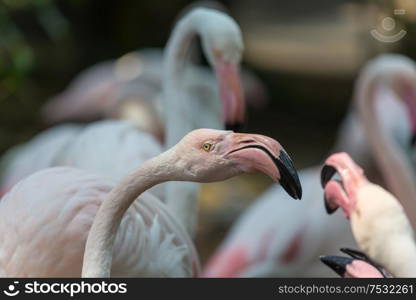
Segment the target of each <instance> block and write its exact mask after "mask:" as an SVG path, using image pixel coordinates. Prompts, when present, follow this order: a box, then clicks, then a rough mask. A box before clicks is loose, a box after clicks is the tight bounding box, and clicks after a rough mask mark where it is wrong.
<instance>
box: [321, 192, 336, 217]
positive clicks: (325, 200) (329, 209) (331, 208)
mask: <svg viewBox="0 0 416 300" xmlns="http://www.w3.org/2000/svg"><path fill="white" fill-rule="evenodd" d="M324 204H325V210H326V212H327V214H328V215H332V214H333V213H334V212H336V211H337V209H338V207H335V208H333V207H331V206H330V205H329V204H328V200H327V199H326V196H325V193H324Z"/></svg>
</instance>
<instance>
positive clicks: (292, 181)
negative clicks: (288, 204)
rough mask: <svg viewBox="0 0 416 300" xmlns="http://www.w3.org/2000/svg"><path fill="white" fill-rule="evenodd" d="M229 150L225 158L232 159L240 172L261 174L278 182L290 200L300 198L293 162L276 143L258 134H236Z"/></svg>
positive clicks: (299, 187) (299, 185)
mask: <svg viewBox="0 0 416 300" xmlns="http://www.w3.org/2000/svg"><path fill="white" fill-rule="evenodd" d="M231 149H232V150H231V151H229V152H228V153H227V155H226V156H228V157H229V158H232V159H234V160H235V161H236V162H237V164H238V167H239V168H240V169H241V170H242V171H244V172H256V171H257V172H262V173H264V174H266V175H268V176H269V177H270V178H272V179H273V180H274V181H276V182H279V183H280V185H281V186H282V187H283V188H284V189H285V191H286V192H287V193H288V194H289V195H290V196H291V197H292V198H294V199H301V198H302V186H301V184H300V181H299V177H298V174H297V172H296V169H295V167H294V165H293V162H292V160H291V159H290V157H289V155H288V154H287V153H286V151H285V150H284V149H283V147H282V146H281V145H280V144H279V143H278V142H277V141H275V140H274V139H271V138H269V137H267V136H264V135H259V134H239V133H236V134H234V135H233V146H232V148H231Z"/></svg>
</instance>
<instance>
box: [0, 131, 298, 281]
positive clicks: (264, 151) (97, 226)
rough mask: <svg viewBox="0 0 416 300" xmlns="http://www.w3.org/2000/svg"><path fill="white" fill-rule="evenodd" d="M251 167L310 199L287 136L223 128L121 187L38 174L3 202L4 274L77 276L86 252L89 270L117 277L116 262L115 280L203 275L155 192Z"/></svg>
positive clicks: (98, 179) (94, 178)
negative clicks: (284, 141) (283, 140)
mask: <svg viewBox="0 0 416 300" xmlns="http://www.w3.org/2000/svg"><path fill="white" fill-rule="evenodd" d="M247 172H262V173H264V174H266V175H268V176H270V177H271V178H272V179H273V180H275V181H276V182H279V181H280V182H283V183H285V184H286V187H287V188H288V191H289V192H290V193H291V195H293V197H294V198H299V197H300V196H301V186H300V183H299V179H298V177H297V173H296V170H295V169H294V167H293V164H292V162H291V160H290V158H289V156H288V155H287V154H286V152H285V151H284V149H283V148H282V146H281V145H280V144H279V143H278V142H276V141H275V140H273V139H271V138H268V137H266V136H261V135H255V134H237V133H232V132H230V131H220V130H213V129H199V130H195V131H193V132H191V133H189V134H188V135H187V136H185V137H184V138H183V139H182V140H181V141H180V142H179V143H178V144H177V145H176V146H174V147H172V148H171V149H169V150H168V151H166V152H164V153H162V154H160V155H159V156H157V157H155V158H153V159H151V160H149V161H147V162H145V163H144V164H142V165H141V166H140V167H139V168H138V169H136V170H135V171H133V172H132V173H130V174H129V175H127V176H126V177H124V178H123V179H122V180H121V181H119V183H118V184H115V182H114V181H113V180H109V179H108V178H106V177H103V176H102V175H100V174H97V173H94V172H90V171H85V170H81V169H76V168H70V167H54V168H48V169H44V170H41V171H39V172H36V173H34V174H32V175H30V176H29V177H27V178H25V179H23V180H22V181H21V182H19V183H18V184H16V185H15V186H14V187H13V188H12V189H11V191H10V192H9V193H7V194H6V195H5V196H4V197H3V198H2V199H1V201H0V215H1V217H0V231H1V232H0V235H1V236H2V237H3V240H2V244H1V246H0V247H1V251H0V273H1V275H2V276H10V277H21V276H28V277H49V276H51V277H67V276H72V277H77V276H80V274H81V267H82V262H83V256H84V255H85V259H84V263H85V266H84V273H83V275H85V276H94V275H97V276H109V275H110V268H111V275H112V276H151V277H154V276H163V277H172V276H173V277H182V276H195V275H197V273H198V269H199V267H198V264H199V263H198V257H197V254H196V252H195V249H194V247H193V244H192V242H191V240H190V238H189V236H188V234H187V233H186V232H185V231H184V230H183V227H182V226H181V225H179V223H177V222H176V220H175V218H173V217H171V214H170V213H169V212H168V210H167V208H166V206H165V205H164V204H163V203H162V202H161V201H159V200H158V199H157V198H155V197H154V196H153V195H152V194H151V193H146V192H145V190H147V189H149V188H150V187H151V186H153V185H155V184H158V183H161V182H164V181H167V180H193V181H200V182H212V181H220V180H225V179H227V178H230V177H233V176H236V175H239V174H241V173H247ZM143 192H144V193H143ZM142 193H143V194H142ZM139 195H140V197H138V196H139ZM194 201H196V199H194ZM99 208H100V209H99ZM98 210H99V213H98V215H97V217H96V214H97V211H98ZM18 220H25V222H23V223H22V222H19V221H18ZM93 222H94V227H93V228H92V230H91V234H89V235H88V232H89V231H90V228H91V226H92V224H93ZM45 224H47V226H45ZM10 232H14V234H10ZM116 234H117V236H116ZM87 236H88V247H87V248H88V251H87V252H86V253H85V254H84V249H85V244H86V242H87ZM113 245H114V247H113ZM97 247H98V248H97ZM101 250H102V251H101ZM113 254H114V259H112V255H113ZM101 263H102V264H101ZM97 268H98V269H97Z"/></svg>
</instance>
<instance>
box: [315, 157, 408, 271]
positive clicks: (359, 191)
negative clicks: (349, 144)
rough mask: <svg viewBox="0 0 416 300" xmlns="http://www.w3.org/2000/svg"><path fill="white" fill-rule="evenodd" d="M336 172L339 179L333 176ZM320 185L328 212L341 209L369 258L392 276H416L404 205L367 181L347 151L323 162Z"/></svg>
mask: <svg viewBox="0 0 416 300" xmlns="http://www.w3.org/2000/svg"><path fill="white" fill-rule="evenodd" d="M392 171H394V170H392ZM400 172H403V170H399V171H398V172H396V173H397V174H396V175H397V176H399V177H400V175H399V174H398V173H400ZM335 173H337V174H339V176H340V177H341V180H336V179H335V180H334V179H332V176H333V175H334V174H335ZM322 186H323V187H324V189H325V192H324V195H325V197H324V198H325V206H326V207H327V210H328V213H332V212H334V211H335V210H336V209H337V208H338V207H341V208H342V211H343V212H344V215H345V217H346V218H348V219H349V220H350V224H351V229H352V232H353V234H354V238H355V240H356V241H357V244H358V246H359V247H360V249H361V250H362V251H363V252H364V253H367V255H368V257H369V258H371V259H372V260H374V261H375V262H376V263H378V264H380V265H382V266H384V267H385V268H386V269H387V270H389V271H390V272H391V273H392V274H393V275H394V276H397V277H415V276H416V243H415V240H414V231H413V228H412V224H411V221H410V220H409V219H408V217H407V216H406V213H405V207H404V205H402V204H401V203H400V201H399V200H398V199H397V198H396V197H395V196H393V194H391V193H390V192H388V191H386V190H385V189H383V188H382V187H381V186H379V185H376V184H374V183H372V182H370V181H369V180H368V179H367V178H366V176H365V175H364V171H363V170H362V169H361V167H359V166H358V165H357V164H356V163H355V162H354V161H353V160H352V159H351V157H350V156H349V155H348V154H346V153H336V154H333V155H331V156H330V157H329V158H328V159H327V160H326V161H325V166H324V168H323V169H322ZM402 203H404V202H402Z"/></svg>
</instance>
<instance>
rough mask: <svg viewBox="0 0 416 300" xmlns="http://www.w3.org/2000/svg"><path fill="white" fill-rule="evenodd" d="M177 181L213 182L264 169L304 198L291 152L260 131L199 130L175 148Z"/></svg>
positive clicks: (289, 191)
mask: <svg viewBox="0 0 416 300" xmlns="http://www.w3.org/2000/svg"><path fill="white" fill-rule="evenodd" d="M172 151H174V153H175V155H174V157H175V165H176V166H179V168H180V170H183V172H181V174H180V175H179V178H178V179H177V180H186V181H197V182H214V181H222V180H225V179H228V178H231V177H233V176H236V175H238V174H241V173H250V172H261V173H264V174H266V175H267V176H269V177H270V178H272V179H273V180H274V181H276V182H279V183H280V184H281V186H282V187H283V188H284V189H285V190H286V192H287V193H288V194H289V195H290V196H292V197H293V198H294V199H300V198H301V197H302V188H301V184H300V181H299V178H298V174H297V172H296V169H295V167H294V165H293V162H292V160H291V159H290V157H289V155H288V154H287V153H286V151H285V150H284V149H283V147H282V146H281V145H280V144H279V143H278V142H277V141H275V140H274V139H271V138H269V137H266V136H263V135H258V134H245V133H234V132H232V131H223V130H214V129H197V130H194V131H192V132H190V133H189V134H188V135H186V136H185V137H184V138H183V139H182V140H181V141H180V142H179V143H178V144H177V145H176V146H175V147H174V148H172Z"/></svg>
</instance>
